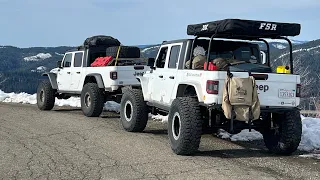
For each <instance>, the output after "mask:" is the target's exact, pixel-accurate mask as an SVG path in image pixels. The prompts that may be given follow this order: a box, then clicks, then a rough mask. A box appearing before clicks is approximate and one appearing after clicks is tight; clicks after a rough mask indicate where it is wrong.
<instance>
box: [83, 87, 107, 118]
mask: <svg viewBox="0 0 320 180" xmlns="http://www.w3.org/2000/svg"><path fill="white" fill-rule="evenodd" d="M103 106H104V95H103V91H102V90H101V89H100V88H99V87H98V84H96V83H87V84H85V85H84V87H83V89H82V92H81V109H82V112H83V114H84V115H85V116H87V117H99V116H100V114H101V113H102V110H103Z"/></svg>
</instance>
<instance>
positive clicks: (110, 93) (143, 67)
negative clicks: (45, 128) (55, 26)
mask: <svg viewBox="0 0 320 180" xmlns="http://www.w3.org/2000/svg"><path fill="white" fill-rule="evenodd" d="M99 38H100V36H97V37H93V39H98V40H99ZM102 38H104V36H102ZM108 38H109V37H108ZM88 39H90V38H88ZM107 40H108V41H107V42H108V43H106V44H101V45H94V46H88V45H87V46H79V47H78V48H77V49H76V50H71V51H69V52H66V53H65V55H64V57H63V60H62V61H58V63H57V66H58V67H57V68H56V69H54V70H51V72H48V73H44V74H43V76H47V77H48V79H46V80H44V81H42V82H41V83H40V84H39V86H38V91H37V105H38V107H39V109H41V110H51V109H52V108H53V107H54V103H55V98H56V97H57V98H58V99H68V98H70V97H71V96H80V97H81V108H82V111H83V113H84V115H85V116H88V117H97V116H99V115H100V114H101V112H102V110H103V106H104V103H105V102H106V101H111V100H112V101H116V102H120V98H121V95H122V92H121V88H122V87H123V86H138V85H140V84H139V81H138V80H137V79H136V76H141V75H142V74H143V73H145V72H146V71H147V70H149V68H150V67H149V66H147V63H148V60H150V61H151V62H154V59H152V58H149V59H145V58H139V57H138V56H140V50H139V49H137V47H129V46H122V47H120V48H122V49H123V50H125V51H121V49H120V51H118V47H119V46H114V45H118V44H119V45H120V43H113V44H112V45H113V46H110V41H111V40H112V42H114V41H115V40H113V39H111V40H110V39H107ZM108 48H109V49H110V48H111V51H110V50H109V52H108V53H111V54H113V55H116V54H119V53H122V58H117V59H116V58H114V59H116V61H117V62H113V63H112V64H111V65H109V66H101V67H91V66H90V65H91V63H92V62H93V61H94V60H95V59H96V58H97V57H105V56H106V53H107V51H108V50H107V49H108ZM128 49H135V51H134V52H137V51H138V52H137V53H135V54H132V53H131V55H133V56H132V57H130V53H128V54H124V53H123V52H129V51H128ZM131 52H132V51H131ZM125 55H126V57H128V58H124V56H125ZM120 57H121V56H120Z"/></svg>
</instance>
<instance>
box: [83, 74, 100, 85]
mask: <svg viewBox="0 0 320 180" xmlns="http://www.w3.org/2000/svg"><path fill="white" fill-rule="evenodd" d="M87 83H97V80H96V78H95V77H94V76H87V77H86V78H85V80H84V83H83V86H84V85H85V84H87Z"/></svg>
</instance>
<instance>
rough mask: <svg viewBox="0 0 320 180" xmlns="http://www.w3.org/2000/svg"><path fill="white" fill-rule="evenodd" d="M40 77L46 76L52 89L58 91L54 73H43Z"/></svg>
mask: <svg viewBox="0 0 320 180" xmlns="http://www.w3.org/2000/svg"><path fill="white" fill-rule="evenodd" d="M42 76H47V77H48V78H49V81H50V83H51V86H52V89H58V83H57V74H56V73H52V72H48V73H43V74H42Z"/></svg>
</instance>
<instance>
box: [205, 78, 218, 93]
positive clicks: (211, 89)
mask: <svg viewBox="0 0 320 180" xmlns="http://www.w3.org/2000/svg"><path fill="white" fill-rule="evenodd" d="M207 93H208V94H218V93H219V81H212V80H208V81H207Z"/></svg>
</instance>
